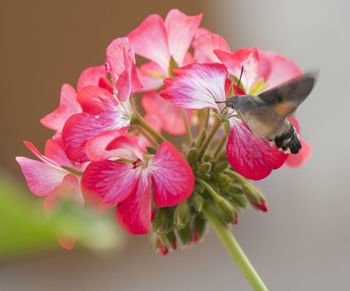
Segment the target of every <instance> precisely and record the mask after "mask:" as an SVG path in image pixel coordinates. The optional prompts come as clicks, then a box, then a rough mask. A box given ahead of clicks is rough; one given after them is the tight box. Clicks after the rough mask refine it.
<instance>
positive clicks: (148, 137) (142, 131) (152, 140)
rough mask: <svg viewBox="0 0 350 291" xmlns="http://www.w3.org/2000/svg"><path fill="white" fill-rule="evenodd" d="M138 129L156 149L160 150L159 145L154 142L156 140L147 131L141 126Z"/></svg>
mask: <svg viewBox="0 0 350 291" xmlns="http://www.w3.org/2000/svg"><path fill="white" fill-rule="evenodd" d="M137 129H138V130H139V131H140V133H141V134H142V135H143V136H144V137H145V138H146V139H147V140H148V141H149V142H150V143H151V144H152V145H153V146H154V147H155V148H158V146H159V144H157V142H155V141H154V139H153V138H152V137H151V136H150V135H149V134H148V133H147V131H145V130H144V129H143V128H142V127H141V126H137Z"/></svg>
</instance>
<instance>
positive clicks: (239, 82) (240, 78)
mask: <svg viewBox="0 0 350 291" xmlns="http://www.w3.org/2000/svg"><path fill="white" fill-rule="evenodd" d="M243 71H244V66H243V65H242V68H241V74H240V76H239V80H238V83H237V87H236V92H235V96H237V90H238V88H239V85H240V84H241V80H242V75H243Z"/></svg>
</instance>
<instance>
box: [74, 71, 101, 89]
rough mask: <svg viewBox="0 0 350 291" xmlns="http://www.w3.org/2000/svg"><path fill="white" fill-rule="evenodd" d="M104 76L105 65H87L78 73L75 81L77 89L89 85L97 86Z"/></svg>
mask: <svg viewBox="0 0 350 291" xmlns="http://www.w3.org/2000/svg"><path fill="white" fill-rule="evenodd" d="M106 77H107V74H106V67H105V65H101V66H97V67H89V68H87V69H85V70H84V71H83V72H82V73H81V74H80V76H79V79H78V82H77V91H78V92H79V91H80V90H81V89H83V88H84V87H86V86H89V85H93V86H98V85H99V83H100V79H106Z"/></svg>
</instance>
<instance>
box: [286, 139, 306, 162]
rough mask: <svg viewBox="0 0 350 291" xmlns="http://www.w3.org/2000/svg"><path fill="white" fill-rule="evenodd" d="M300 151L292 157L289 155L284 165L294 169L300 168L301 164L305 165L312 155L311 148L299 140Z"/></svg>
mask: <svg viewBox="0 0 350 291" xmlns="http://www.w3.org/2000/svg"><path fill="white" fill-rule="evenodd" d="M300 143H301V149H300V151H299V152H298V153H297V154H295V155H293V154H289V155H288V158H287V160H286V162H285V165H286V166H288V167H292V168H296V167H300V166H301V165H302V164H303V163H305V162H306V161H307V160H308V159H309V158H310V157H311V154H312V147H311V146H310V145H309V144H308V143H307V142H306V141H305V140H303V139H300Z"/></svg>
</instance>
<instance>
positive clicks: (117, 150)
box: [85, 129, 143, 161]
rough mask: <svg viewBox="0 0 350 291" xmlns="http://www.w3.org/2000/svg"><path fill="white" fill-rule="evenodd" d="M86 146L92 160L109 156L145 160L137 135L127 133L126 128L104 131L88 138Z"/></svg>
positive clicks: (99, 159) (104, 158)
mask: <svg viewBox="0 0 350 291" xmlns="http://www.w3.org/2000/svg"><path fill="white" fill-rule="evenodd" d="M85 148H86V153H87V156H88V157H89V159H90V160H91V161H101V160H107V159H109V158H119V159H128V160H132V161H135V160H137V159H140V160H143V154H142V151H141V149H140V147H139V146H138V139H137V137H136V136H131V135H127V134H126V132H125V129H120V130H114V131H105V132H102V133H100V134H98V135H96V136H94V137H93V138H91V139H90V140H88V142H87V143H86V147H85Z"/></svg>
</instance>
